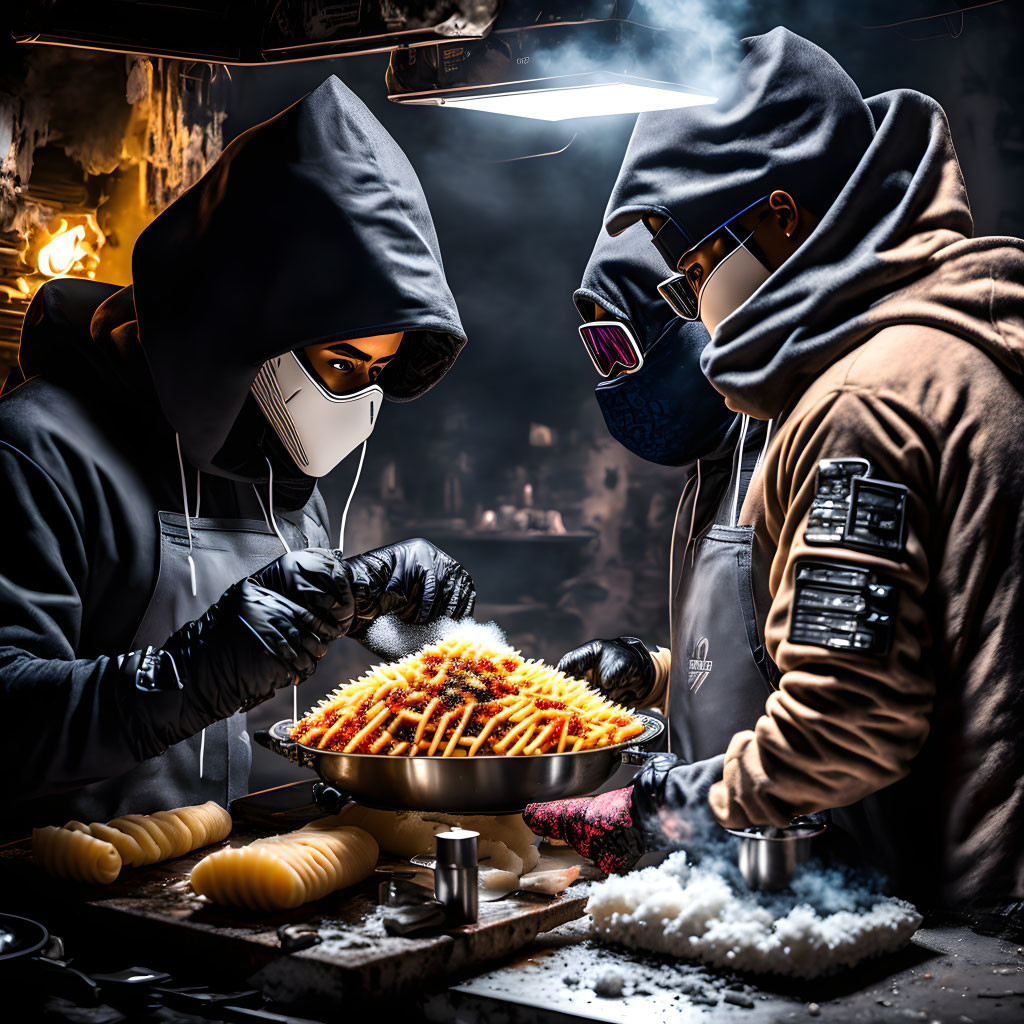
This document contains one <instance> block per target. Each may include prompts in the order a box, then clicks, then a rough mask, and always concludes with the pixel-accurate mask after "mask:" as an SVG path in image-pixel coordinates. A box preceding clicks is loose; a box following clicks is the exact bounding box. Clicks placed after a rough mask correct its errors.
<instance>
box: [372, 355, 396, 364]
mask: <svg viewBox="0 0 1024 1024" xmlns="http://www.w3.org/2000/svg"><path fill="white" fill-rule="evenodd" d="M397 355H398V353H397V352H392V353H391V355H388V356H378V357H377V358H376V359H374V361H373V362H372V363H371V364H370V365H371V366H376V365H377V364H378V363H389V362H391V360H392V359H394V358H395V356H397Z"/></svg>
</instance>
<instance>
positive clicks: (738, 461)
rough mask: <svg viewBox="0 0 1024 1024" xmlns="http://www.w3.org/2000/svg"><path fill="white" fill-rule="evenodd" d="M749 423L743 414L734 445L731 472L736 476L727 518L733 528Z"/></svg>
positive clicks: (737, 509) (737, 510) (747, 417)
mask: <svg viewBox="0 0 1024 1024" xmlns="http://www.w3.org/2000/svg"><path fill="white" fill-rule="evenodd" d="M749 423H750V417H749V416H748V415H747V414H746V413H744V414H743V420H742V421H741V423H740V440H739V443H738V444H737V445H736V457H735V460H734V465H733V472H734V473H735V474H736V487H735V488H734V490H733V492H732V515H731V516H730V517H729V521H730V522H731V524H732V525H733V526H735V525H736V519H737V515H738V513H739V502H740V484H741V483H742V482H743V446H744V444H745V443H746V440H747V426H748V425H749Z"/></svg>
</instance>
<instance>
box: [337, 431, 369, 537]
mask: <svg viewBox="0 0 1024 1024" xmlns="http://www.w3.org/2000/svg"><path fill="white" fill-rule="evenodd" d="M367 443H368V439H367V441H364V442H363V448H362V451H360V453H359V465H358V466H356V478H355V480H353V481H352V489H351V490H350V491H349V492H348V501H346V502H345V509H344V511H343V512H342V513H341V529H340V530H339V531H338V550H339V551H340V552H341V553H342V554H344V553H345V523H347V522H348V510H349V507H350V506H351V505H352V499H353V498H354V497H355V494H356V488H357V487H358V486H359V477H360V476H361V475H362V472H363V460H364V459H365V458H366V445H367Z"/></svg>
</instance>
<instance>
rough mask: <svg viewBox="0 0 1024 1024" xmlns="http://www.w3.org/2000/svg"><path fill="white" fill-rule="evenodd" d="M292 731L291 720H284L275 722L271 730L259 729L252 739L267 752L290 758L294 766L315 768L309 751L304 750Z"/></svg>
mask: <svg viewBox="0 0 1024 1024" xmlns="http://www.w3.org/2000/svg"><path fill="white" fill-rule="evenodd" d="M291 730H292V722H291V719H288V718H286V719H284V720H282V721H280V722H275V723H274V724H273V725H272V726H271V727H270V728H269V729H257V730H256V732H254V733H253V735H252V738H253V739H254V740H255V741H256V742H257V743H258V744H259V745H260V746H261V747H266V748H267V750H272V751H273V752H274V753H275V754H280V755H281V756H282V757H286V758H288V760H289V761H291V762H293V763H294V764H300V765H302V766H303V767H304V768H312V767H313V758H312V756H311V755H310V754H309V752H308V751H306V750H304V749H303V748H302V747H301V746H300V745H299V744H298V743H296V741H295V740H293V739H292V738H291V736H290V735H289V733H290V732H291Z"/></svg>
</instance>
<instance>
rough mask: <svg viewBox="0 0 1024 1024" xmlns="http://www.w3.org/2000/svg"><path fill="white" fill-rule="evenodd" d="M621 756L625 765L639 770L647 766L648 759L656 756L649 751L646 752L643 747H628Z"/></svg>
mask: <svg viewBox="0 0 1024 1024" xmlns="http://www.w3.org/2000/svg"><path fill="white" fill-rule="evenodd" d="M621 754H622V763H623V764H625V765H631V766H633V767H637V768H639V767H642V766H643V765H645V764H647V761H648V759H649V758H652V757H653V756H654V755H653V754H652V753H651V752H650V751H649V750H644V749H643V748H642V747H626V749H625V750H623V751H622V752H621Z"/></svg>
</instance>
